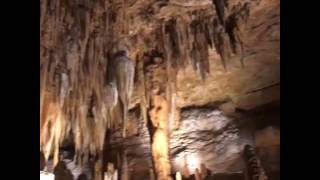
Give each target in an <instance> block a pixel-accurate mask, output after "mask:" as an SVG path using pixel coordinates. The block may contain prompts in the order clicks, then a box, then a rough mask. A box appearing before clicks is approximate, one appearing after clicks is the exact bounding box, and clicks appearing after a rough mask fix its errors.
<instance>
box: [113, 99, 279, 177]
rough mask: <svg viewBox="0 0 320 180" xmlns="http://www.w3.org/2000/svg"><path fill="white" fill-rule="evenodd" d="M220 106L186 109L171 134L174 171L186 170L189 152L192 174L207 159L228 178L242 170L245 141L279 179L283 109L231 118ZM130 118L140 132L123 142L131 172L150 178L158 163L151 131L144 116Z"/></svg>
mask: <svg viewBox="0 0 320 180" xmlns="http://www.w3.org/2000/svg"><path fill="white" fill-rule="evenodd" d="M270 106H271V107H270ZM217 107H218V105H217V106H213V107H210V106H205V107H189V108H185V109H182V111H181V122H180V126H179V128H178V129H176V130H173V131H172V132H171V135H170V152H171V163H172V173H174V172H176V171H180V172H182V171H183V166H184V157H185V156H186V157H187V163H188V165H189V172H190V173H191V174H193V173H194V171H195V169H196V168H200V164H201V163H203V164H205V166H206V168H208V169H209V170H210V171H211V172H212V173H218V174H221V173H222V174H221V175H219V176H220V178H223V176H224V175H223V173H224V174H229V173H237V172H242V171H243V168H244V164H243V159H242V154H241V153H242V151H243V147H244V145H245V144H251V145H254V146H256V147H257V151H258V152H257V153H258V155H259V156H260V158H261V161H262V164H263V166H264V167H265V169H266V173H267V175H268V176H272V178H271V179H277V178H279V172H280V147H279V145H280V142H279V140H280V136H279V132H280V130H279V127H278V126H277V123H278V121H279V119H278V118H279V111H278V107H277V106H275V105H274V104H271V105H269V106H263V107H261V108H260V109H255V110H254V111H246V112H239V113H237V115H235V114H234V115H233V116H227V115H226V114H224V112H223V111H221V110H219V109H217ZM130 117H131V119H130V121H129V122H130V124H131V126H130V127H131V129H132V132H134V133H128V134H130V136H129V137H128V138H127V139H126V140H125V141H124V142H123V143H124V147H125V148H126V149H127V151H128V155H129V158H128V159H129V166H130V171H131V174H132V175H134V176H132V177H131V178H133V179H139V178H140V179H141V178H142V179H148V178H149V169H150V168H151V167H152V163H151V154H150V136H149V132H148V129H147V128H146V127H145V126H144V125H143V120H142V119H138V118H137V117H136V118H133V117H134V116H133V115H132V114H130ZM135 125H137V126H135ZM133 127H135V128H133ZM113 137H114V138H112V139H113V140H112V147H114V151H118V148H120V146H121V142H122V140H121V138H120V132H116V133H115V134H114V136H113ZM266 139H268V140H266Z"/></svg>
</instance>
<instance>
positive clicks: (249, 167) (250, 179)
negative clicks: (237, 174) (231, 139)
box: [243, 145, 268, 180]
mask: <svg viewBox="0 0 320 180" xmlns="http://www.w3.org/2000/svg"><path fill="white" fill-rule="evenodd" d="M243 155H244V159H245V163H246V170H245V172H246V173H245V175H246V177H247V180H268V177H267V176H266V174H265V170H264V168H263V167H262V164H261V161H260V159H259V158H258V156H257V155H256V153H255V150H254V148H253V147H252V146H250V145H246V146H245V147H244V154H243Z"/></svg>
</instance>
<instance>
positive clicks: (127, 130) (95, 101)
mask: <svg viewBox="0 0 320 180" xmlns="http://www.w3.org/2000/svg"><path fill="white" fill-rule="evenodd" d="M40 179H42V180H45V179H46V180H49V179H52V180H53V179H56V180H80V179H87V180H120V179H121V180H191V179H192V180H213V179H214V180H242V179H243V180H267V179H269V180H278V179H280V0H40Z"/></svg>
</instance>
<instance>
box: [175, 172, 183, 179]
mask: <svg viewBox="0 0 320 180" xmlns="http://www.w3.org/2000/svg"><path fill="white" fill-rule="evenodd" d="M176 180H182V176H181V173H180V172H177V173H176Z"/></svg>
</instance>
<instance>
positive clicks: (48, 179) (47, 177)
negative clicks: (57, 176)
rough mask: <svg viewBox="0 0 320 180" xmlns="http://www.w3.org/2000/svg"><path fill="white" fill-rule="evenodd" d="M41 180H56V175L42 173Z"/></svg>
mask: <svg viewBox="0 0 320 180" xmlns="http://www.w3.org/2000/svg"><path fill="white" fill-rule="evenodd" d="M40 180H54V174H52V173H49V172H44V171H40Z"/></svg>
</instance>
